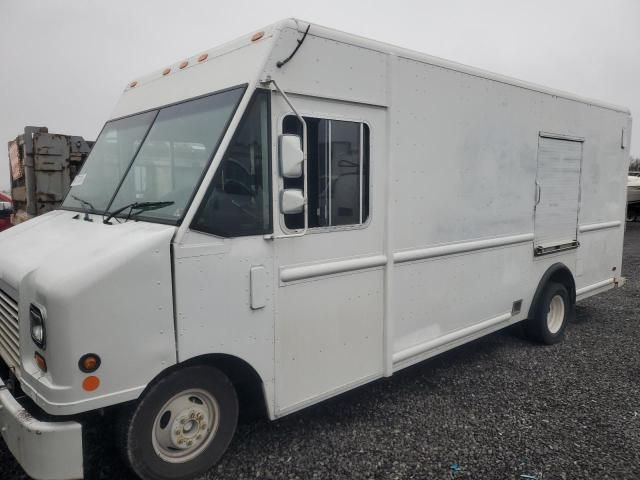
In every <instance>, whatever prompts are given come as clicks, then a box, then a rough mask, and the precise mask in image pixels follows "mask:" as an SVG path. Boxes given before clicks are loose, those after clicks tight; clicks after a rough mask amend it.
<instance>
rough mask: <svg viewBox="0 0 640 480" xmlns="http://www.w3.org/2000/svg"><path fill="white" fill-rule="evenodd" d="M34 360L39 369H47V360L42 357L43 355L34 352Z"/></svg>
mask: <svg viewBox="0 0 640 480" xmlns="http://www.w3.org/2000/svg"><path fill="white" fill-rule="evenodd" d="M34 358H35V361H36V365H38V368H39V369H40V370H42V371H43V372H46V371H47V361H46V360H45V359H44V357H43V356H42V355H40V354H39V353H38V352H36V353H35V355H34Z"/></svg>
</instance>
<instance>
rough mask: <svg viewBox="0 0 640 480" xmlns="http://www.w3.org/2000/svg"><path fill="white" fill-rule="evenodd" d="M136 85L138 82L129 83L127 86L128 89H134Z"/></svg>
mask: <svg viewBox="0 0 640 480" xmlns="http://www.w3.org/2000/svg"><path fill="white" fill-rule="evenodd" d="M136 85H138V81H137V80H134V81H133V82H131V83H130V84H129V88H133V87H135V86H136Z"/></svg>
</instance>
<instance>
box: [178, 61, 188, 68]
mask: <svg viewBox="0 0 640 480" xmlns="http://www.w3.org/2000/svg"><path fill="white" fill-rule="evenodd" d="M187 65H189V61H188V60H185V61H184V62H182V63H181V64H180V70H182V69H183V68H185V67H186V66H187Z"/></svg>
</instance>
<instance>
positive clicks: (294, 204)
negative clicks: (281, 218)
mask: <svg viewBox="0 0 640 480" xmlns="http://www.w3.org/2000/svg"><path fill="white" fill-rule="evenodd" d="M303 211H304V194H303V193H302V190H300V189H298V188H287V189H286V190H282V191H281V192H280V212H281V213H282V214H283V215H291V214H293V213H302V212H303Z"/></svg>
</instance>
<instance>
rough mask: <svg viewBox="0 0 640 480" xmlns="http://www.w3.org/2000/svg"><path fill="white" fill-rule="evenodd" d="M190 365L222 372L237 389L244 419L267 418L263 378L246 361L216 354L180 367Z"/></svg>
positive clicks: (195, 359) (201, 357) (193, 359)
mask: <svg viewBox="0 0 640 480" xmlns="http://www.w3.org/2000/svg"><path fill="white" fill-rule="evenodd" d="M190 365H210V366H212V367H216V368H218V369H219V370H221V371H222V372H223V373H224V374H225V375H226V376H227V377H229V380H231V383H233V386H234V387H235V389H236V393H237V394H238V403H239V405H240V415H241V416H243V417H256V416H259V417H266V416H267V403H266V399H265V394H264V388H263V383H262V378H261V377H260V375H259V374H258V372H256V370H255V369H254V368H253V367H252V366H251V365H249V363H247V362H246V361H244V360H242V359H240V358H238V357H234V356H233V355H226V354H222V353H214V354H209V355H202V356H199V357H195V358H191V359H189V360H187V361H185V362H183V363H181V364H179V365H178V367H181V366H182V367H186V366H190Z"/></svg>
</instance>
